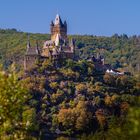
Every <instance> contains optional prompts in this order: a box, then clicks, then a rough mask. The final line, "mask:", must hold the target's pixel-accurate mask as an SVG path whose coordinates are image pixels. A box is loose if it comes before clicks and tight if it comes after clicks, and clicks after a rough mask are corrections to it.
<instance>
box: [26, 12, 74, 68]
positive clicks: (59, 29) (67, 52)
mask: <svg viewBox="0 0 140 140" xmlns="http://www.w3.org/2000/svg"><path fill="white" fill-rule="evenodd" d="M50 30H51V40H47V41H45V42H44V45H43V47H42V49H40V48H39V46H38V43H36V46H35V47H33V46H31V44H30V40H29V39H28V42H27V48H26V53H25V56H24V69H25V70H28V69H30V68H32V67H33V66H34V65H35V62H36V61H37V60H39V59H41V60H44V59H48V58H50V59H51V60H54V61H57V60H62V59H63V60H64V59H74V57H75V43H74V40H73V39H71V40H68V38H67V22H66V21H64V22H62V20H61V18H60V16H59V15H58V14H57V15H56V18H55V20H54V21H52V22H51V25H50Z"/></svg>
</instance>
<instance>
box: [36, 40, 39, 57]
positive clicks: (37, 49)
mask: <svg viewBox="0 0 140 140" xmlns="http://www.w3.org/2000/svg"><path fill="white" fill-rule="evenodd" d="M36 53H37V54H39V53H40V52H39V47H38V41H36Z"/></svg>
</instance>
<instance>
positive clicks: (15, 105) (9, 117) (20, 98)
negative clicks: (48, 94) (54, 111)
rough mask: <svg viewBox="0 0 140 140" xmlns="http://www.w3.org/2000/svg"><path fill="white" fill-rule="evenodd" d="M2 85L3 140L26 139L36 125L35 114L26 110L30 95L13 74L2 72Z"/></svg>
mask: <svg viewBox="0 0 140 140" xmlns="http://www.w3.org/2000/svg"><path fill="white" fill-rule="evenodd" d="M0 83H1V84H0V136H1V139H12V138H13V139H20V138H22V139H23V138H26V136H27V134H28V130H34V129H33V125H35V123H34V122H33V117H35V113H33V110H32V109H30V108H29V107H28V109H27V108H26V102H27V101H28V100H29V99H30V94H29V92H28V91H27V90H26V89H25V88H24V86H23V82H22V81H19V80H18V78H17V76H16V74H15V73H13V72H11V73H7V72H5V71H2V70H1V71H0ZM29 118H30V119H29ZM28 135H30V134H28ZM4 137H5V138H4Z"/></svg>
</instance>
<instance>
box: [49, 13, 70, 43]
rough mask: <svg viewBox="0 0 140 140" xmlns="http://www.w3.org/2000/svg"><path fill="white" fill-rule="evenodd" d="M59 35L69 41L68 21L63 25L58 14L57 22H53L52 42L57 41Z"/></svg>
mask: <svg viewBox="0 0 140 140" xmlns="http://www.w3.org/2000/svg"><path fill="white" fill-rule="evenodd" d="M57 35H59V36H60V37H61V38H62V39H64V40H67V23H66V21H64V23H63V22H62V20H61V18H60V16H59V15H58V14H57V15H56V18H55V21H54V22H53V21H52V22H51V40H52V41H55V39H56V37H57Z"/></svg>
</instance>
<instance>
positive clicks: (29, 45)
mask: <svg viewBox="0 0 140 140" xmlns="http://www.w3.org/2000/svg"><path fill="white" fill-rule="evenodd" d="M30 47H31V44H30V35H29V34H28V39H27V49H29V48H30Z"/></svg>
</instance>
